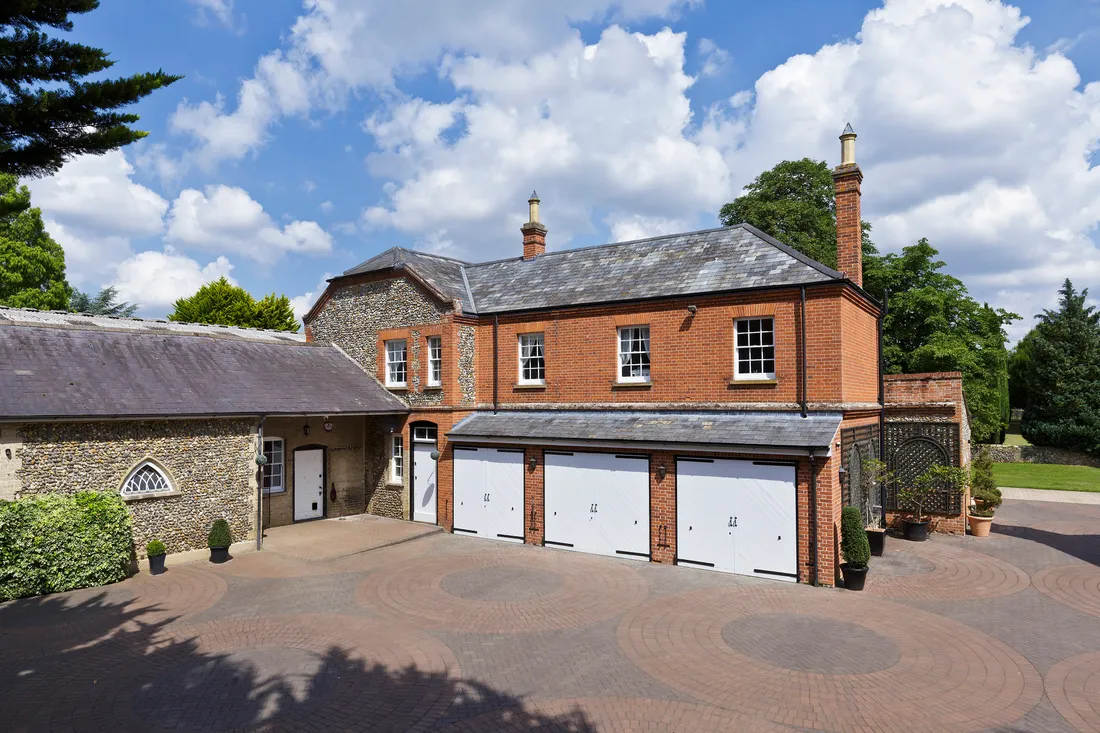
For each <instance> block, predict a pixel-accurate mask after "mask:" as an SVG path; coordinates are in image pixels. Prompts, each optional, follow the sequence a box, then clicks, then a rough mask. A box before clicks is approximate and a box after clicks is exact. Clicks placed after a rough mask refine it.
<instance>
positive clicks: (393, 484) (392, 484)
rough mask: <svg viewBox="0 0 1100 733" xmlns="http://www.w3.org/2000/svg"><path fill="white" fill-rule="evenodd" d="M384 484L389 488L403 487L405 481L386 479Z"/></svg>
mask: <svg viewBox="0 0 1100 733" xmlns="http://www.w3.org/2000/svg"><path fill="white" fill-rule="evenodd" d="M386 486H388V487H390V488H391V489H401V488H404V487H405V482H404V481H387V482H386Z"/></svg>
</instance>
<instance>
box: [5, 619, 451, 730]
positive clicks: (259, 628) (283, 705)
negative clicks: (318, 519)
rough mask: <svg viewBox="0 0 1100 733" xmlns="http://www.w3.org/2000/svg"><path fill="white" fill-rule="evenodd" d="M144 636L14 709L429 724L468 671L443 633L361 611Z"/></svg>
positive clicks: (188, 724) (203, 722)
mask: <svg viewBox="0 0 1100 733" xmlns="http://www.w3.org/2000/svg"><path fill="white" fill-rule="evenodd" d="M137 636H140V637H141V638H139V639H133V640H129V639H125V638H124V639H122V640H120V641H117V642H116V643H110V644H107V645H104V646H103V647H101V648H97V649H90V650H87V651H86V652H85V653H83V654H80V655H77V656H73V657H70V658H68V659H67V660H66V661H67V664H66V665H65V666H64V667H63V668H58V669H55V670H53V671H51V673H50V674H40V675H36V676H35V678H33V679H31V680H29V681H28V682H27V683H25V684H24V685H23V686H21V687H20V688H18V689H17V690H16V692H17V693H18V694H17V695H15V696H9V697H7V698H6V699H5V704H6V705H7V707H8V709H7V710H6V711H5V712H9V713H13V714H15V716H16V717H17V719H18V716H19V715H20V714H23V715H25V716H28V717H27V718H26V719H28V720H31V719H33V716H35V715H38V716H39V719H38V721H37V722H38V724H39V725H37V726H36V728H45V727H47V726H48V723H49V722H50V721H52V722H54V723H56V722H57V721H64V726H63V727H65V728H66V729H72V730H76V731H98V730H108V729H113V730H149V731H154V730H155V731H168V730H171V731H176V730H211V731H226V730H256V729H257V727H260V728H261V729H271V728H275V729H279V730H282V729H295V730H298V729H317V730H332V729H345V730H346V729H357V730H410V729H424V728H426V727H429V726H430V725H431V724H433V723H434V722H435V721H436V720H438V719H439V718H440V717H441V716H442V715H443V713H444V712H446V710H447V708H448V707H449V706H450V705H451V703H452V702H453V699H454V695H455V684H456V681H457V679H459V677H460V671H459V666H458V662H457V660H456V659H455V657H454V654H453V653H452V652H451V651H450V649H448V648H447V647H446V646H445V645H443V643H442V642H439V641H437V640H436V639H434V638H432V637H430V636H428V635H426V634H422V633H417V632H414V631H409V630H407V629H404V628H401V627H400V626H397V625H391V624H387V623H380V622H378V621H376V620H369V619H363V618H359V617H354V616H341V615H332V614H301V615H288V616H279V617H261V618H233V619H227V620H224V621H218V622H213V623H209V624H196V625H184V624H181V625H176V626H174V627H173V628H172V630H171V631H169V632H161V633H159V634H156V635H155V637H154V638H152V639H151V640H150V639H148V638H145V637H144V636H142V635H137ZM108 670H109V674H108V673H106V672H107V671H108ZM43 700H48V701H49V703H48V704H47V705H43V704H42V702H43ZM21 706H26V707H27V708H28V709H27V710H22V709H20V708H21ZM44 716H48V720H47V719H45V718H44Z"/></svg>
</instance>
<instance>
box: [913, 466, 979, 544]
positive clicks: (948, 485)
mask: <svg viewBox="0 0 1100 733" xmlns="http://www.w3.org/2000/svg"><path fill="white" fill-rule="evenodd" d="M969 483H970V473H969V472H968V471H967V470H966V469H965V468H956V467H955V466H932V467H930V468H929V469H928V470H927V471H925V472H924V473H922V474H921V475H920V476H918V477H917V478H916V479H915V480H914V481H913V483H912V484H910V485H909V486H905V487H902V488H900V489H898V503H899V504H904V505H906V507H907V509H908V510H909V511H910V516H909V517H906V518H905V539H907V540H912V541H914V542H924V541H925V540H926V539H928V524H929V522H928V518H927V517H926V516H925V514H924V507H925V505H926V504H928V502H929V501H930V500H931V499H932V498H933V497H934V496H936V495H937V494H940V493H943V492H948V493H954V494H961V493H963V492H964V491H966V487H967V485H968V484H969Z"/></svg>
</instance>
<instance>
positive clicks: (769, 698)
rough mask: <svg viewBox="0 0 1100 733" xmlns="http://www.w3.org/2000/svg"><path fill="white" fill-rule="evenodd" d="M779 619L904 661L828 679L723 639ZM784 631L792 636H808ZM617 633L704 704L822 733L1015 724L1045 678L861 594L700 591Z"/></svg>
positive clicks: (663, 603) (988, 644)
mask: <svg viewBox="0 0 1100 733" xmlns="http://www.w3.org/2000/svg"><path fill="white" fill-rule="evenodd" d="M807 594H810V595H807ZM826 598H827V600H826ZM775 614H781V615H782V616H784V617H786V618H787V619H790V618H792V617H795V616H799V615H801V616H803V617H807V616H808V617H809V619H812V620H814V621H817V620H822V621H825V622H844V623H849V624H855V625H857V626H860V627H863V628H865V629H867V630H869V631H870V632H872V633H874V634H877V635H880V636H882V637H885V638H886V639H887V640H889V642H892V645H893V646H894V647H896V651H897V661H896V663H895V664H893V665H892V666H889V667H886V668H884V669H880V670H878V671H874V672H868V673H861V674H844V673H838V674H833V673H829V674H822V673H820V672H805V671H802V670H800V669H791V668H789V667H782V666H778V665H777V664H776V662H778V661H780V660H779V659H776V658H772V659H771V660H770V662H764V661H760V659H759V658H760V656H761V655H763V654H765V653H766V652H765V651H763V650H762V651H760V652H758V653H757V654H754V655H752V656H749V655H747V654H744V653H741V652H740V651H738V650H735V649H734V648H732V647H731V646H730V645H729V644H727V643H726V641H725V638H726V637H728V635H729V634H736V633H737V632H736V629H728V628H727V626H728V625H730V624H731V623H733V622H736V621H750V622H752V621H753V620H754V619H755V618H756V617H758V616H761V615H766V616H769V617H771V618H772V622H773V623H775V624H777V625H780V626H782V623H781V622H780V621H776V620H775V619H774V615H775ZM809 619H808V620H809ZM787 626H788V630H787V631H786V633H791V634H797V633H804V632H805V630H806V628H805V626H802V627H801V628H799V627H798V626H795V625H793V624H787ZM776 631H777V632H778V633H784V630H783V629H782V628H778V629H776ZM618 637H619V643H620V644H621V645H622V646H623V649H624V650H625V651H626V653H627V655H628V656H630V657H631V659H633V660H634V662H635V664H637V665H638V666H639V667H641V668H642V669H644V670H645V671H647V672H648V673H649V674H651V675H653V676H654V677H656V678H658V679H660V680H661V681H663V682H664V683H665V684H667V685H669V686H671V687H674V688H677V689H680V690H681V691H684V692H686V693H688V694H691V695H693V696H694V697H696V698H697V699H699V700H701V701H704V702H709V703H712V704H714V705H717V706H719V707H722V708H724V709H727V710H736V711H739V712H746V711H752V712H753V714H755V715H756V716H758V717H761V718H766V719H769V720H771V721H773V722H776V723H782V724H786V725H795V726H803V727H809V728H819V729H822V730H853V731H879V730H892V729H895V728H897V729H901V726H903V725H904V724H905V721H907V720H908V721H911V720H920V721H922V722H921V725H922V729H923V730H929V731H973V730H980V729H982V728H984V727H986V726H987V725H988V724H989V723H990V722H994V723H996V722H1000V723H1004V724H1008V723H1010V722H1012V721H1014V720H1016V719H1017V718H1020V717H1021V716H1023V715H1024V714H1025V713H1027V712H1028V711H1029V710H1030V709H1031V708H1032V707H1034V706H1035V704H1036V703H1038V702H1039V699H1040V697H1041V695H1042V683H1041V680H1040V677H1039V674H1038V672H1036V670H1035V669H1034V667H1032V665H1031V664H1030V663H1028V661H1027V660H1026V659H1025V658H1024V657H1023V656H1021V655H1020V654H1019V653H1018V652H1016V651H1014V650H1013V649H1012V648H1011V647H1009V646H1008V645H1006V644H1003V643H1001V642H999V641H997V640H996V639H994V638H992V637H990V636H987V635H986V634H983V633H981V632H980V631H977V630H976V629H972V628H969V627H966V626H964V625H963V624H960V623H957V622H954V621H950V620H948V619H944V618H942V617H938V616H935V615H933V614H930V613H926V612H924V611H921V610H919V609H915V608H907V607H904V606H900V605H897V604H894V603H889V602H886V601H879V600H876V599H874V598H871V597H868V596H865V595H864V596H859V595H857V594H854V593H842V592H828V591H823V590H819V589H809V588H775V589H766V590H765V589H760V590H757V589H753V590H751V591H750V590H747V589H744V588H741V589H734V588H731V589H714V590H710V591H695V592H692V593H686V594H683V595H681V596H676V597H673V598H661V599H658V600H656V601H653V602H650V603H646V604H644V605H643V606H641V607H640V608H638V609H635V610H634V611H631V612H628V613H627V614H626V616H625V617H624V618H623V620H622V622H621V623H620V625H619V629H618ZM890 652H891V656H892V654H893V650H890ZM870 689H873V690H874V691H875V694H874V695H868V690H870ZM930 701H935V704H934V705H930V704H929V703H930Z"/></svg>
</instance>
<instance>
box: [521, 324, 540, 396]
mask: <svg viewBox="0 0 1100 733" xmlns="http://www.w3.org/2000/svg"><path fill="white" fill-rule="evenodd" d="M524 341H529V342H531V343H537V344H538V350H539V353H538V356H537V357H535V356H526V357H525V356H524V346H525V345H526V344H524ZM516 343H517V345H518V346H517V348H518V349H519V377H518V379H519V384H537V385H544V384H546V335H545V334H543V333H521V334H519V336H518V338H517V339H516ZM527 347H528V349H530V345H527ZM528 353H530V351H528ZM535 359H538V361H539V362H541V363H540V364H539V366H538V368H537V371H538V372H539V373H540V374H542V378H540V379H532V378H530V377H525V376H524V374H523V373H524V367H525V366H526V364H525V362H526V361H529V360H535ZM528 371H532V370H528Z"/></svg>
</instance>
